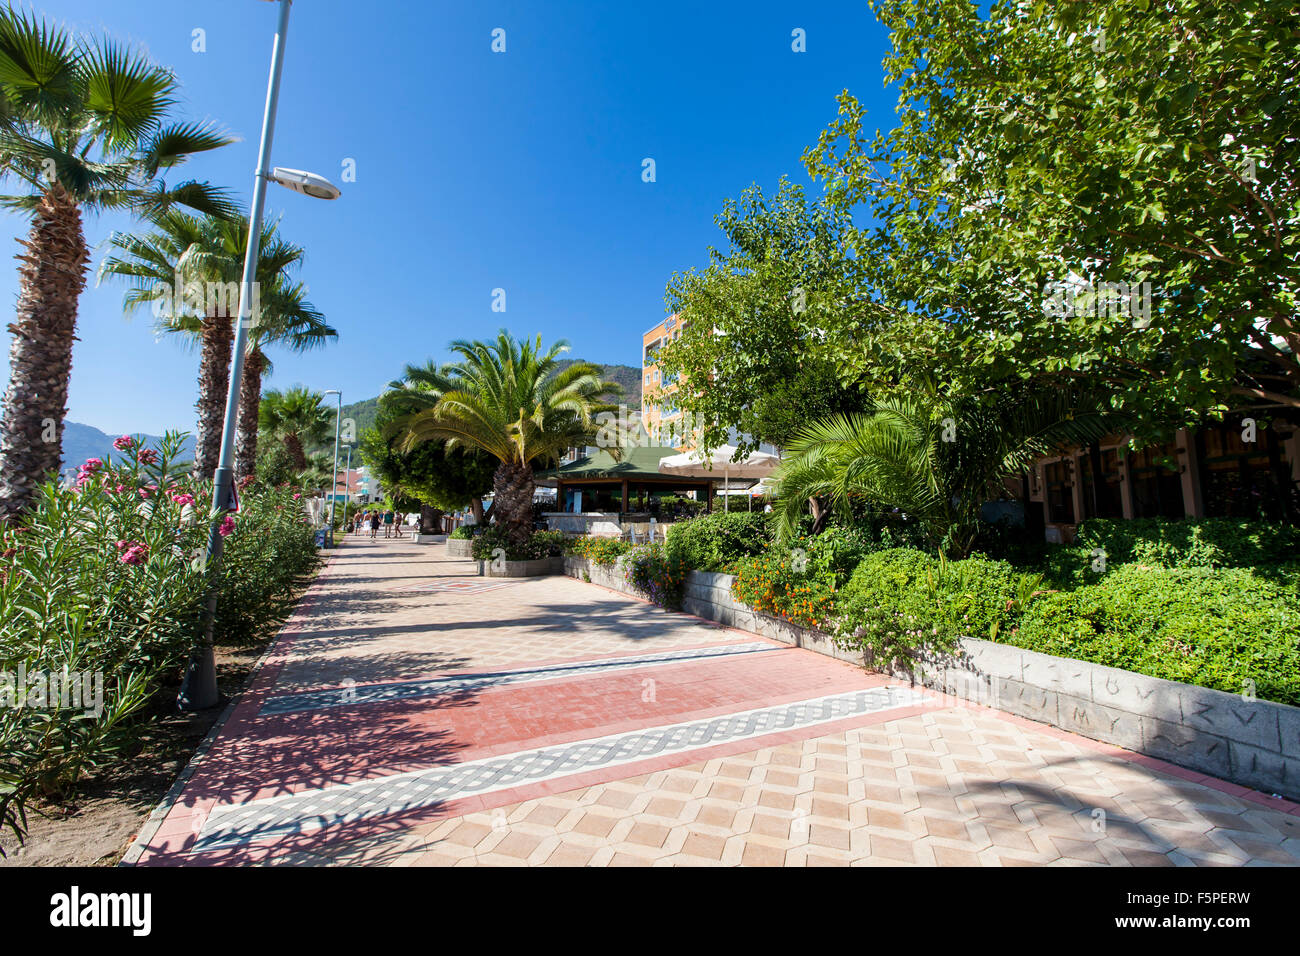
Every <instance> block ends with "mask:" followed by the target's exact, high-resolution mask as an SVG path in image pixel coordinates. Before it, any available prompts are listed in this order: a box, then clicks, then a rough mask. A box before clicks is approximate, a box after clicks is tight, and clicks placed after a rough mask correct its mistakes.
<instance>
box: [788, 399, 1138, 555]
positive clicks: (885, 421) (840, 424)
mask: <svg viewBox="0 0 1300 956" xmlns="http://www.w3.org/2000/svg"><path fill="white" fill-rule="evenodd" d="M1120 425H1121V422H1120V421H1119V420H1118V419H1117V418H1116V417H1115V416H1114V415H1113V414H1111V413H1109V412H1107V411H1105V406H1104V404H1103V403H1102V402H1101V401H1100V400H1099V398H1098V397H1097V396H1095V395H1091V394H1088V393H1086V392H1082V391H1078V390H1072V389H1069V388H1044V387H1041V386H1021V387H1015V386H1012V387H1011V388H1009V389H1008V390H1006V391H1004V392H1001V393H999V394H997V395H979V396H965V397H959V398H955V399H950V398H945V397H943V396H941V395H940V394H939V392H938V389H937V387H936V386H935V385H934V383H933V382H932V381H930V380H927V379H919V380H918V381H916V382H914V383H911V387H910V388H909V387H906V386H904V387H900V388H899V389H898V390H897V391H896V392H895V393H894V394H893V395H891V396H890V397H888V398H885V399H882V400H879V401H876V402H875V403H874V407H873V410H872V412H871V413H869V414H858V415H837V416H832V417H830V418H826V419H823V420H821V421H818V422H814V423H813V424H811V425H809V426H808V427H806V428H805V429H803V430H802V431H801V432H799V433H798V434H797V435H796V436H795V438H794V439H793V441H792V442H791V444H790V445H789V447H788V448H787V449H786V451H787V456H788V457H787V458H786V460H785V462H783V463H782V465H781V468H780V469H779V471H778V472H777V475H776V478H777V480H778V482H779V484H778V487H777V511H778V516H777V523H778V533H779V534H780V535H781V536H782V537H788V536H789V535H790V533H791V532H792V531H793V529H794V526H795V524H796V522H797V521H798V519H799V516H800V515H801V514H802V513H803V509H804V506H805V505H806V504H807V503H808V502H809V501H818V502H829V505H830V508H831V509H832V510H834V511H837V512H839V513H841V514H844V515H847V514H848V512H849V510H850V507H851V504H852V502H853V501H855V500H857V501H864V502H868V503H870V504H872V505H875V506H877V507H881V508H896V509H898V510H900V511H902V512H903V513H905V514H906V515H908V516H909V517H911V518H914V519H915V520H917V521H919V522H920V525H921V527H922V528H923V529H924V530H925V531H926V532H927V536H928V537H929V538H930V539H931V540H932V541H933V542H934V543H935V544H936V545H938V546H939V547H940V548H941V549H942V550H944V551H946V552H949V553H952V554H955V555H957V556H964V555H965V554H967V553H968V552H969V551H970V549H971V546H972V545H973V544H974V542H975V537H976V534H977V533H978V530H979V527H980V525H979V513H980V507H981V505H982V504H983V503H984V502H985V501H986V500H988V497H989V491H990V488H992V487H993V486H994V484H995V483H996V482H997V481H999V480H1000V479H1002V478H1003V477H1005V476H1007V475H1012V474H1017V473H1020V472H1022V471H1023V470H1024V469H1026V468H1028V467H1029V465H1030V464H1031V463H1032V461H1033V459H1034V458H1035V457H1037V456H1039V455H1043V454H1046V453H1048V452H1049V451H1051V450H1052V449H1053V448H1056V447H1060V446H1062V445H1079V444H1086V443H1088V442H1092V441H1096V440H1097V439H1099V438H1101V437H1103V436H1104V435H1106V434H1107V433H1109V432H1111V431H1114V430H1115V429H1116V428H1118V427H1119V426H1120ZM828 515H829V512H825V513H823V514H822V515H821V516H819V521H818V523H819V524H820V523H823V522H824V519H825V517H827V516H828ZM814 530H815V531H816V530H820V528H819V527H815V528H814Z"/></svg>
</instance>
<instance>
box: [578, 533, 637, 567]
mask: <svg viewBox="0 0 1300 956" xmlns="http://www.w3.org/2000/svg"><path fill="white" fill-rule="evenodd" d="M631 550H632V545H631V544H629V543H628V542H626V541H620V540H619V539H618V538H600V537H594V536H592V535H581V536H579V537H576V538H570V539H569V540H568V541H567V542H565V546H564V553H565V554H571V555H573V556H574V557H578V558H586V559H587V560H588V561H590V562H591V563H592V564H599V565H603V566H605V567H608V566H609V565H611V564H613V563H614V562H615V561H617V560H618V559H619V558H620V557H622V556H623V555H625V554H627V553H628V552H629V551H631Z"/></svg>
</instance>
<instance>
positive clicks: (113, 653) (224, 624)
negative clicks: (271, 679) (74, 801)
mask: <svg viewBox="0 0 1300 956" xmlns="http://www.w3.org/2000/svg"><path fill="white" fill-rule="evenodd" d="M183 440H184V436H183V435H182V434H180V433H169V434H168V435H167V436H165V437H164V438H163V439H162V440H161V442H160V443H159V445H158V447H155V448H147V447H143V445H142V444H141V442H140V440H139V439H136V438H131V437H128V436H123V437H122V438H119V439H118V440H117V442H115V445H116V447H117V449H118V451H119V452H120V454H121V459H120V460H110V461H108V462H105V461H101V460H99V459H90V460H89V461H87V462H86V463H85V464H84V465H82V466H81V470H80V473H79V475H78V479H77V482H76V484H75V486H73V487H63V486H61V485H59V484H57V483H55V482H50V483H48V484H46V485H45V486H44V487H43V488H42V489H41V490H40V493H39V494H38V495H37V498H36V500H35V502H34V505H33V507H32V509H31V510H30V511H29V512H28V513H27V514H25V515H24V516H23V517H22V518H21V519H20V520H18V521H17V522H13V523H10V524H9V525H7V526H4V527H3V528H2V529H0V827H7V828H9V829H10V830H12V831H14V832H15V833H16V834H17V835H18V836H19V837H20V838H21V835H22V831H23V829H24V827H25V820H26V807H27V805H28V804H29V802H30V801H31V799H33V798H34V797H38V796H39V797H43V798H52V797H56V796H58V795H60V794H63V793H66V792H67V791H68V790H70V789H71V788H73V787H74V786H75V784H76V783H77V782H78V780H80V779H81V778H82V777H84V776H85V775H86V774H88V773H93V772H95V771H96V770H98V769H100V768H102V767H105V766H107V765H108V764H111V763H112V762H113V761H116V760H120V759H121V758H122V757H123V756H124V755H126V754H129V753H131V752H132V748H133V747H134V746H135V743H136V740H137V739H138V732H139V730H140V728H141V727H142V726H143V725H144V717H145V714H146V713H148V712H152V711H153V710H156V707H155V706H154V704H155V703H156V701H157V699H159V698H160V697H161V696H165V695H167V694H169V693H170V694H174V693H175V687H176V684H177V683H178V681H179V678H180V675H181V670H182V668H183V666H184V664H185V662H186V660H187V659H188V656H189V652H190V651H191V649H192V648H193V647H194V646H195V644H196V643H197V642H198V640H199V638H200V636H201V631H202V624H203V610H204V605H205V603H206V594H207V581H208V574H207V572H206V571H205V564H204V553H205V548H206V540H207V529H208V524H207V521H206V516H207V514H208V512H207V504H206V503H207V502H208V501H210V500H211V495H212V492H211V486H210V485H209V484H204V483H197V482H193V481H191V480H190V478H189V477H188V475H187V473H186V472H187V469H188V466H187V465H186V464H182V463H180V462H179V461H178V460H177V459H178V455H179V452H180V449H181V447H182V444H183ZM295 494H296V493H294V492H293V491H292V490H291V489H286V490H282V491H281V490H267V491H262V490H255V489H245V491H244V493H243V494H242V496H241V511H240V512H239V513H238V514H236V515H231V516H228V517H227V518H226V519H225V520H224V521H223V522H222V525H221V532H222V534H223V537H224V538H225V545H226V547H225V554H226V560H225V562H224V565H223V566H224V570H225V572H226V577H225V578H224V579H223V581H222V585H221V590H220V591H219V601H218V616H217V621H216V631H215V639H216V640H217V641H218V642H220V643H223V644H228V643H245V642H247V641H248V640H250V639H251V638H252V637H253V636H255V635H257V634H259V633H260V632H262V631H263V630H264V629H265V627H266V625H267V624H269V623H271V622H272V621H274V620H275V619H276V618H277V615H279V614H281V613H282V611H283V603H284V600H285V599H286V598H287V596H288V595H289V593H290V592H291V590H292V589H293V588H294V587H295V586H296V585H297V584H298V583H300V582H301V579H302V577H303V576H304V575H306V574H307V573H309V572H310V571H312V570H313V569H314V567H315V565H316V562H317V557H316V549H315V545H314V541H313V535H312V529H311V527H310V525H309V524H307V522H306V519H305V517H304V515H303V512H302V507H301V502H300V501H299V500H298V499H297V498H296V497H295ZM65 673H66V674H67V675H68V677H67V678H65V677H64V676H63V675H64V674H65ZM50 675H54V676H53V677H51V676H50ZM82 675H85V680H84V681H83V680H81V679H80V678H81V676H82ZM73 676H77V677H78V678H79V680H78V685H79V686H78V691H80V688H81V687H82V686H87V685H93V686H94V687H95V688H96V690H95V697H96V699H97V703H96V704H95V705H94V706H93V707H90V708H88V707H86V706H84V701H83V702H82V705H78V702H77V701H76V700H73V699H72V698H73V697H74V696H77V695H74V694H73V693H71V692H67V693H65V692H64V690H65V688H67V687H69V683H68V682H69V680H70V679H71V677H73Z"/></svg>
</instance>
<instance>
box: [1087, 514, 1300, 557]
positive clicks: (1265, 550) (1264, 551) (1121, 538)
mask: <svg viewBox="0 0 1300 956" xmlns="http://www.w3.org/2000/svg"><path fill="white" fill-rule="evenodd" d="M1076 546H1077V547H1080V548H1083V549H1085V550H1088V551H1091V550H1092V549H1093V548H1101V549H1103V550H1104V551H1105V552H1106V560H1107V562H1108V563H1110V564H1127V563H1130V562H1133V563H1136V564H1149V565H1156V566H1158V567H1164V568H1202V567H1204V568H1250V567H1260V566H1266V565H1276V564H1284V563H1289V562H1295V561H1297V560H1300V528H1298V527H1296V526H1294V525H1286V524H1282V523H1280V522H1277V523H1265V522H1261V521H1242V520H1238V519H1235V518H1201V519H1182V520H1172V519H1168V518H1140V519H1136V520H1132V521H1124V520H1120V519H1102V518H1093V519H1090V520H1088V521H1085V522H1084V523H1083V524H1082V525H1080V526H1079V534H1078V538H1077V540H1076Z"/></svg>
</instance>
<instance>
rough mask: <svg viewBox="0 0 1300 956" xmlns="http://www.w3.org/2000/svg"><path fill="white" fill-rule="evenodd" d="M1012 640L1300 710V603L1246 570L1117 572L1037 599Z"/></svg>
mask: <svg viewBox="0 0 1300 956" xmlns="http://www.w3.org/2000/svg"><path fill="white" fill-rule="evenodd" d="M1007 642H1008V643H1011V644H1014V645H1016V646H1017V647H1025V648H1028V649H1030V650H1035V651H1042V652H1043V653H1045V654H1056V655H1058V656H1061V657H1070V658H1074V659H1076V660H1084V661H1092V662H1093V663H1096V664H1106V665H1109V666H1111V667H1119V668H1123V669H1124V670H1130V671H1136V672H1137V673H1139V674H1148V675H1150V676H1152V677H1163V678H1165V679H1167V680H1175V681H1182V682H1184V683H1188V684H1196V685H1198V686H1201V687H1212V688H1215V689H1216V690H1223V691H1228V692H1229V693H1242V692H1243V691H1244V690H1247V689H1250V687H1251V685H1249V684H1247V683H1245V682H1247V681H1251V682H1253V690H1254V693H1255V694H1257V695H1258V696H1259V697H1261V698H1264V699H1266V700H1275V701H1281V702H1282V703H1287V704H1296V705H1300V595H1297V591H1296V586H1295V583H1294V581H1292V582H1291V583H1289V584H1286V583H1279V582H1278V581H1276V580H1272V579H1270V578H1267V577H1265V576H1263V575H1261V574H1259V573H1258V572H1255V571H1252V570H1250V569H1246V568H1222V569H1211V568H1153V567H1142V566H1139V565H1125V566H1121V567H1118V568H1115V569H1113V570H1112V571H1110V572H1108V573H1107V574H1106V575H1105V576H1104V577H1103V578H1102V580H1100V581H1098V582H1097V583H1096V584H1089V585H1085V586H1083V587H1080V588H1078V589H1076V590H1073V591H1063V592H1058V593H1054V594H1049V595H1045V596H1043V597H1041V598H1039V599H1038V600H1036V601H1034V602H1033V603H1032V604H1031V606H1030V607H1029V609H1028V611H1027V613H1026V614H1025V615H1024V617H1023V619H1022V620H1021V621H1020V622H1019V627H1018V628H1017V629H1014V630H1012V631H1010V632H1009V633H1008V636H1007Z"/></svg>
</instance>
